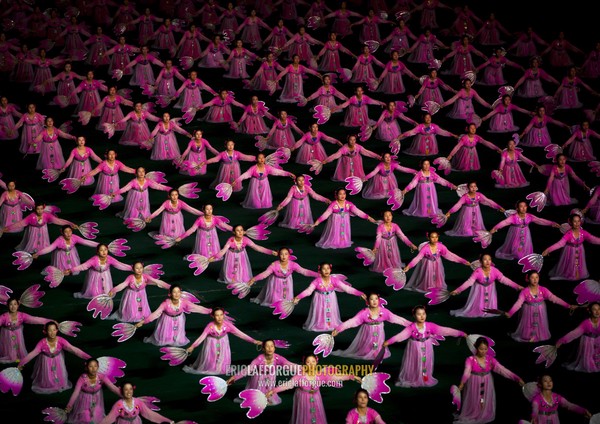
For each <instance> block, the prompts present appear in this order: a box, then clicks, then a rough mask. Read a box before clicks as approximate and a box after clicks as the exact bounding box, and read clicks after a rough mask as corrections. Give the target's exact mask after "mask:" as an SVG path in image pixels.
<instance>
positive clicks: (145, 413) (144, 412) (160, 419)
mask: <svg viewBox="0 0 600 424" xmlns="http://www.w3.org/2000/svg"><path fill="white" fill-rule="evenodd" d="M136 404H137V406H139V407H140V415H141V416H142V417H144V418H146V419H147V420H148V421H152V422H153V423H165V422H169V423H170V422H171V420H170V419H169V418H167V417H164V416H162V415H160V414H159V413H157V412H154V411H153V410H152V409H150V408H148V407H147V406H146V404H145V403H144V402H139V401H138V402H136Z"/></svg>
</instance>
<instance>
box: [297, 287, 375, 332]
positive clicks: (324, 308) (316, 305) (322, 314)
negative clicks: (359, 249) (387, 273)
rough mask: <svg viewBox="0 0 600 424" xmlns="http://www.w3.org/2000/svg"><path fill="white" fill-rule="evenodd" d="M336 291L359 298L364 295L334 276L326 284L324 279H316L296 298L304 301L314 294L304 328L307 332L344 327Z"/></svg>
mask: <svg viewBox="0 0 600 424" xmlns="http://www.w3.org/2000/svg"><path fill="white" fill-rule="evenodd" d="M336 291H339V292H342V291H343V292H345V293H348V294H351V295H353V296H358V297H360V296H362V295H363V294H364V293H363V292H361V291H359V290H357V289H355V288H354V287H352V286H351V285H350V284H348V283H346V282H344V281H343V280H341V279H339V278H337V277H335V276H333V275H332V276H330V278H329V283H325V281H323V278H322V277H317V278H315V279H314V280H313V281H312V282H311V283H310V285H309V286H308V287H307V288H306V289H304V291H302V292H301V293H300V294H298V295H297V296H296V298H297V299H304V298H305V297H308V296H310V295H311V294H313V293H314V296H313V298H312V303H311V304H310V310H309V311H308V317H307V318H306V321H305V322H304V325H303V326H302V328H304V329H305V330H306V331H320V332H322V331H332V330H334V329H335V328H337V327H338V326H340V325H342V320H341V318H340V309H339V307H338V301H337V295H336V293H335V292H336Z"/></svg>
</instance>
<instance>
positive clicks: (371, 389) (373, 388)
mask: <svg viewBox="0 0 600 424" xmlns="http://www.w3.org/2000/svg"><path fill="white" fill-rule="evenodd" d="M390 377H391V375H389V374H388V373H385V372H374V373H370V374H367V375H365V376H364V377H363V378H362V383H361V385H360V387H361V389H364V390H366V391H367V393H369V397H370V398H371V399H372V400H374V401H375V402H377V403H381V402H383V396H382V395H383V394H387V393H390V392H391V391H392V389H390V386H388V385H387V383H386V382H387V380H389V379H390Z"/></svg>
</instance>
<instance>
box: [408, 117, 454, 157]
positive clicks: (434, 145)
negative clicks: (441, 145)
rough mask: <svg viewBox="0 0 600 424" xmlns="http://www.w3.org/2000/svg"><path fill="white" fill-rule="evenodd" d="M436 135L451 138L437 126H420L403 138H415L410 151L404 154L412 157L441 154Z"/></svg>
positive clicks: (409, 148)
mask: <svg viewBox="0 0 600 424" xmlns="http://www.w3.org/2000/svg"><path fill="white" fill-rule="evenodd" d="M436 135H441V136H444V137H451V136H452V133H451V132H448V131H446V130H444V129H442V128H440V127H439V126H438V125H435V124H429V125H427V124H419V125H417V126H416V127H414V128H413V129H412V130H410V131H407V132H405V133H404V134H403V137H411V136H415V138H414V139H413V141H412V142H411V145H410V146H409V147H408V149H406V150H404V153H405V154H407V155H410V156H431V155H437V154H438V153H439V149H438V142H437V137H436Z"/></svg>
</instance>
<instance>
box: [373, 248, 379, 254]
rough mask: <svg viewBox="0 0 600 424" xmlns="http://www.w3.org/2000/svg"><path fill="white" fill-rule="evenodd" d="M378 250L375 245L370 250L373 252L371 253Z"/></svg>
mask: <svg viewBox="0 0 600 424" xmlns="http://www.w3.org/2000/svg"><path fill="white" fill-rule="evenodd" d="M378 250H379V249H377V248H376V247H375V248H373V249H371V252H373V253H377V251H378Z"/></svg>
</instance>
